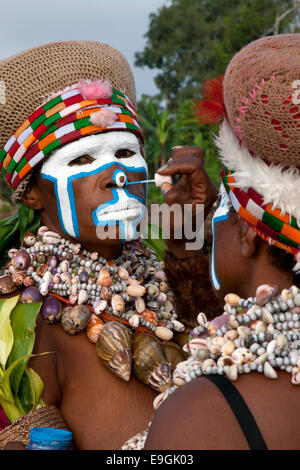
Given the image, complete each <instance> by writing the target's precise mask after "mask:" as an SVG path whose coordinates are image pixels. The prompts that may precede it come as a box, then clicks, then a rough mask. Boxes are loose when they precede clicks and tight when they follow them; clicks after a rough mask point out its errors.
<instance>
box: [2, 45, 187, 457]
mask: <svg viewBox="0 0 300 470" xmlns="http://www.w3.org/2000/svg"><path fill="white" fill-rule="evenodd" d="M79 58H80V59H79ZM20 64H21V68H22V71H23V75H20V74H18V80H17V82H15V76H16V75H14V73H13V72H12V71H16V70H18V67H19V66H20ZM0 71H1V75H0V76H1V77H3V79H4V80H5V82H6V85H7V93H6V99H7V102H6V104H5V105H3V106H0V125H1V149H2V150H1V151H0V162H1V170H2V174H3V176H4V178H5V180H6V182H7V183H8V185H9V186H10V188H11V189H12V191H14V198H15V199H16V200H18V201H19V203H20V207H21V209H20V210H21V212H22V214H23V216H22V217H23V218H22V230H23V231H24V228H25V227H26V225H27V230H28V227H29V229H30V230H34V233H26V235H25V237H24V240H23V241H22V245H21V246H20V245H16V242H15V239H14V238H13V236H12V237H10V236H6V237H5V239H4V241H3V243H4V242H5V243H4V244H2V250H3V252H2V255H3V254H4V251H5V250H8V251H9V253H8V255H9V256H10V257H11V259H10V261H9V262H8V264H7V265H6V266H5V268H6V270H5V271H4V274H3V276H1V277H0V293H1V294H5V295H8V296H9V295H15V294H17V293H18V292H19V291H18V289H20V288H22V289H24V288H25V287H26V288H27V289H29V290H30V289H31V290H30V292H29V293H28V291H26V295H25V294H24V293H23V294H24V295H23V294H22V296H23V297H22V299H23V301H24V302H26V301H27V300H28V299H29V301H30V302H31V301H34V300H35V301H37V300H41V301H43V308H42V314H41V315H39V316H38V318H37V322H36V328H35V335H36V341H35V346H34V353H37V354H39V353H42V352H45V351H53V352H55V354H52V355H45V356H38V357H34V358H32V359H31V360H30V367H32V368H33V369H34V370H35V371H36V372H37V373H38V374H39V375H40V377H41V378H42V380H43V383H44V393H43V396H42V399H43V403H44V404H45V407H44V408H43V410H44V411H42V413H43V417H42V418H39V410H38V409H37V410H35V411H34V426H38V425H39V424H40V425H42V426H47V425H48V426H51V427H61V426H66V427H68V428H69V429H70V430H71V431H72V432H73V436H74V446H75V447H76V448H79V449H118V448H120V447H121V445H122V444H123V443H124V442H125V441H126V440H127V439H128V438H129V437H130V436H132V435H134V434H136V433H137V432H139V431H141V430H142V429H144V428H145V426H146V425H147V423H148V422H149V420H150V417H151V414H152V403H153V399H154V397H155V396H156V394H157V392H158V391H159V390H160V389H164V388H165V387H166V386H167V385H168V384H169V383H170V381H171V372H172V370H171V362H170V361H169V360H168V357H167V356H166V354H167V352H165V351H166V350H165V347H164V344H166V345H167V344H168V343H167V341H168V340H170V339H171V338H172V337H173V331H175V326H174V325H176V328H177V329H180V330H182V329H184V325H183V324H182V323H180V322H179V321H177V320H176V318H177V316H176V313H175V311H174V307H173V305H172V303H171V302H170V298H171V293H170V292H169V288H168V285H167V283H166V279H165V274H164V272H163V271H162V265H161V264H160V262H159V261H158V260H157V259H156V256H155V254H154V253H153V252H151V251H150V250H149V249H148V248H147V247H146V246H145V245H143V244H141V243H140V242H139V241H138V240H136V239H137V238H138V234H139V225H140V224H141V222H142V219H143V216H144V212H145V204H146V185H145V184H134V183H135V182H136V181H144V180H146V179H147V164H146V161H145V159H144V155H143V135H142V131H141V129H140V126H139V123H138V118H137V115H136V112H135V109H134V107H135V89H134V81H133V77H132V72H131V70H130V68H129V66H128V63H127V61H126V60H125V58H124V57H123V56H122V55H121V54H120V53H119V52H118V51H116V50H115V49H113V48H111V47H110V46H107V45H106V44H100V43H97V42H91V41H76V42H72V41H71V42H65V43H53V44H47V45H45V46H41V47H38V48H35V49H31V50H29V51H25V52H23V53H21V54H18V55H17V56H15V57H12V58H9V59H7V60H6V61H3V62H0ZM16 103H17V104H18V106H16ZM128 183H131V184H128ZM25 207H26V208H27V211H25ZM24 214H25V215H26V214H27V215H26V217H27V219H26V217H25V219H26V220H24ZM32 219H33V220H32ZM14 220H15V219H14ZM1 227H2V228H3V227H10V225H4V224H2V225H1ZM13 227H14V225H13ZM31 227H32V228H31ZM25 230H26V228H25ZM12 235H13V234H12ZM127 242H128V243H127ZM12 243H14V245H12ZM23 257H25V258H24V259H23ZM19 258H20V259H19ZM21 258H22V260H21ZM20 263H21V264H20ZM156 274H157V277H155V275H156ZM17 279H18V282H19V281H20V280H21V283H22V284H20V282H19V284H17ZM147 283H149V285H150V286H152V287H153V289H154V291H155V293H154V294H155V295H154V294H153V296H152V297H151V295H152V294H150V293H149V292H150V291H149V292H148V291H147V290H146V287H148V285H147ZM144 285H145V286H146V287H144ZM150 290H151V289H150ZM156 291H158V292H157V293H156ZM24 292H25V291H24ZM32 292H35V294H36V295H37V297H34V298H32V295H33V293H32ZM27 294H28V295H27ZM159 295H160V297H159V301H155V298H156V297H158V296H159ZM41 296H42V297H41ZM155 296H156V297H155ZM168 296H170V297H168ZM151 301H152V304H153V305H151ZM48 304H49V305H52V307H51V306H50V307H48ZM146 304H147V305H146ZM148 304H149V305H148ZM53 305H55V308H54V309H53ZM150 305H151V307H152V310H150ZM165 305H168V309H169V310H168V311H165ZM58 306H59V308H58ZM49 308H50V310H48V309H49ZM62 308H63V312H62V313H61V309H62ZM51 309H52V310H51ZM55 309H56V310H55ZM159 309H160V310H161V311H162V312H164V314H165V318H164V317H163V316H162V315H161V313H160V311H158V310H159ZM54 310H55V312H54ZM171 320H172V321H173V320H174V321H175V320H176V322H175V323H173V322H172V321H171ZM53 323H55V324H53ZM66 333H69V334H66ZM135 338H139V341H141V338H142V341H146V343H147V344H145V347H140V350H139V352H137V351H136V350H135V354H134V357H133V349H134V348H136V346H135V344H136V343H135V341H136V339H135ZM161 340H163V341H164V342H162V341H161ZM149 341H150V342H151V344H152V345H154V346H153V347H154V348H155V351H156V353H157V352H158V351H160V352H159V354H160V355H159V358H158V360H159V361H158V364H157V360H156V359H155V363H154V364H152V365H151V367H152V369H153V370H152V369H151V370H150V373H149V366H147V368H146V369H145V370H146V372H147V373H144V370H143V365H144V362H143V361H144V360H146V359H147V358H146V359H143V361H138V359H139V357H140V355H142V354H143V351H144V349H145V348H146V350H147V351H148V352H149V351H151V344H150V346H149V344H148V343H149ZM96 345H97V346H96ZM173 348H174V346H173ZM176 355H177V360H181V359H182V358H183V357H184V353H183V352H182V351H181V349H180V347H179V346H176V345H175V356H176ZM98 356H99V357H98ZM148 357H150V358H151V357H152V356H151V354H148ZM138 362H139V363H138ZM174 364H175V363H173V365H174ZM133 366H134V374H133V373H132V374H131V369H132V368H133ZM122 379H123V380H122ZM145 384H146V385H148V386H147V387H146V386H145ZM45 410H46V412H45ZM0 412H1V413H2V410H1V409H0ZM45 414H47V416H49V421H45ZM39 420H40V422H39ZM32 422H33V418H32ZM26 423H27V424H26V430H27V436H26V439H25V441H22V442H23V443H24V442H28V434H29V431H30V425H31V418H30V417H29V416H27V417H26ZM12 426H13V424H12ZM13 429H14V430H15V431H14V432H17V431H16V428H13ZM4 432H5V429H4V430H3V431H1V430H0V447H3V445H4V444H3V443H5V442H6V441H5V439H6V437H5V436H6V434H3V433H4ZM11 432H12V430H11V427H10V426H8V433H7V435H9V436H11ZM20 438H22V439H23V437H22V436H18V434H16V435H15V439H14V440H16V441H17V440H18V439H19V440H20ZM7 448H12V445H11V444H8V447H7Z"/></svg>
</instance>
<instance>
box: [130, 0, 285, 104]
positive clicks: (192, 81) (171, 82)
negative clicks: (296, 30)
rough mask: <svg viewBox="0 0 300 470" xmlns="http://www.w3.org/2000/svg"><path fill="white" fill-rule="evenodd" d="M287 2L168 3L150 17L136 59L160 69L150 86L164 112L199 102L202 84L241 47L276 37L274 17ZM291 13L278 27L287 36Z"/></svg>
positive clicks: (183, 0)
mask: <svg viewBox="0 0 300 470" xmlns="http://www.w3.org/2000/svg"><path fill="white" fill-rule="evenodd" d="M291 7H292V0H210V1H207V0H170V1H169V2H168V3H167V4H166V5H164V6H163V7H161V8H160V9H159V10H158V11H157V12H156V13H152V14H151V15H150V22H149V28H148V31H147V33H146V34H145V37H146V39H147V42H146V46H145V48H144V50H143V51H141V52H137V53H136V54H135V63H136V65H137V66H139V67H145V66H146V67H149V68H151V69H153V68H157V69H159V73H158V75H157V76H156V77H155V82H156V85H157V87H158V89H159V90H160V96H159V98H160V99H161V100H167V108H168V109H175V108H176V107H178V104H179V100H184V99H186V98H199V97H200V96H199V95H200V85H201V84H202V83H203V81H205V80H206V79H207V78H211V77H215V76H218V75H220V74H223V73H224V71H225V68H226V66H227V64H228V63H229V61H230V59H231V57H232V56H233V55H234V54H235V53H236V52H238V51H239V50H240V49H241V48H242V47H243V46H244V45H246V44H248V43H249V42H251V41H253V40H255V39H258V38H259V37H261V36H264V35H266V34H274V33H277V31H276V28H277V26H276V27H275V26H274V25H275V24H276V19H277V18H279V16H280V15H281V14H282V13H283V12H285V11H287V10H289V9H290V8H291ZM292 18H293V12H292V11H291V12H290V13H289V14H288V15H286V16H285V17H284V18H283V19H282V21H280V23H279V24H278V33H283V32H289V31H290V27H291V21H292Z"/></svg>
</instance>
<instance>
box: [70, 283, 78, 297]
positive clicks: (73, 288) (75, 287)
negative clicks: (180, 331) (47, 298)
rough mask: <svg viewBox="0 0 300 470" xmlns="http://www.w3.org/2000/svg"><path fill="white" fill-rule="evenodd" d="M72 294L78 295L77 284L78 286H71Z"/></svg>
mask: <svg viewBox="0 0 300 470" xmlns="http://www.w3.org/2000/svg"><path fill="white" fill-rule="evenodd" d="M70 294H71V295H76V294H77V283H76V284H75V283H74V284H72V285H71V286H70Z"/></svg>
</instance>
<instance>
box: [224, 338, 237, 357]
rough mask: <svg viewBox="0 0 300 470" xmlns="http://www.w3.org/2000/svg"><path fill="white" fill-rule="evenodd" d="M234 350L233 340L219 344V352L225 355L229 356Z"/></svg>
mask: <svg viewBox="0 0 300 470" xmlns="http://www.w3.org/2000/svg"><path fill="white" fill-rule="evenodd" d="M234 350H235V344H234V342H233V341H227V343H225V344H223V345H222V346H221V353H222V354H224V355H225V356H230V355H231V354H232V353H233V351H234Z"/></svg>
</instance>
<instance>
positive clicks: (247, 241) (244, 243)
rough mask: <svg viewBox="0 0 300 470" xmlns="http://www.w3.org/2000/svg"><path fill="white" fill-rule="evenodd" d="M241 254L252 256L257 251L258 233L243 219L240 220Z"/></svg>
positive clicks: (246, 256) (247, 256)
mask: <svg viewBox="0 0 300 470" xmlns="http://www.w3.org/2000/svg"><path fill="white" fill-rule="evenodd" d="M239 235H240V240H241V254H242V256H244V258H252V256H254V255H255V254H256V251H257V233H256V232H255V231H254V230H253V228H252V227H250V226H249V225H248V224H247V223H246V222H244V221H243V220H242V219H240V220H239Z"/></svg>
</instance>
